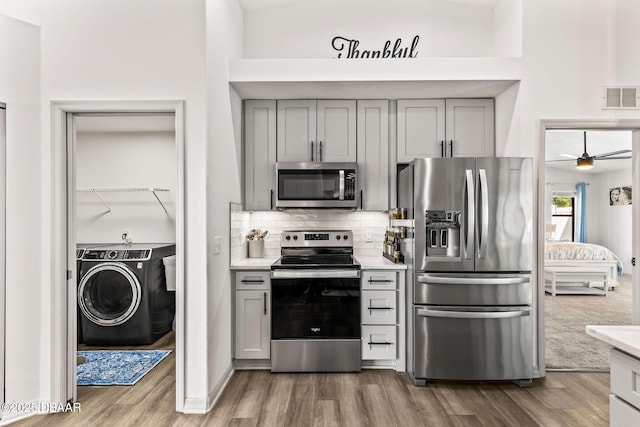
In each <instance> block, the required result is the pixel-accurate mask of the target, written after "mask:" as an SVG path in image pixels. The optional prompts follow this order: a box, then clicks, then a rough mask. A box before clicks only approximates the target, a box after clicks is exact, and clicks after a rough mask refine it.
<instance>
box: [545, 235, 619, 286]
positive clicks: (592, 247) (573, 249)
mask: <svg viewBox="0 0 640 427" xmlns="http://www.w3.org/2000/svg"><path fill="white" fill-rule="evenodd" d="M544 266H545V267H567V270H571V269H574V270H575V271H576V273H579V271H580V269H582V268H584V269H593V268H599V267H601V268H603V269H606V271H607V275H608V277H607V279H608V282H609V285H610V286H611V287H616V286H618V275H619V274H622V273H623V270H622V263H621V262H620V259H619V258H618V256H617V255H616V254H614V253H613V252H612V251H611V250H610V249H608V248H606V247H604V246H601V245H596V244H593V243H576V242H545V246H544ZM576 281H578V280H576Z"/></svg>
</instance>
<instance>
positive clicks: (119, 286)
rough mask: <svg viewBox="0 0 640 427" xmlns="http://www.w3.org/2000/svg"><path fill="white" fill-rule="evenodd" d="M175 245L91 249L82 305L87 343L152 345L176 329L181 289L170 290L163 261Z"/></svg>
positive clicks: (84, 260) (87, 255)
mask: <svg viewBox="0 0 640 427" xmlns="http://www.w3.org/2000/svg"><path fill="white" fill-rule="evenodd" d="M175 253H176V247H175V245H173V244H172V245H167V244H131V245H113V246H104V247H98V248H91V249H87V250H85V252H84V255H83V257H82V264H81V267H80V269H81V270H80V272H81V273H80V277H81V279H80V283H79V285H78V306H79V308H80V324H81V329H82V338H83V341H84V344H87V345H147V344H152V343H153V342H155V341H156V340H157V339H158V338H160V337H161V336H163V335H164V334H166V333H167V332H169V331H170V330H171V326H172V323H173V318H174V315H175V292H171V291H167V287H166V278H165V271H164V265H163V262H162V259H163V258H165V257H168V256H171V255H175Z"/></svg>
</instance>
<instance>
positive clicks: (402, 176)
mask: <svg viewBox="0 0 640 427" xmlns="http://www.w3.org/2000/svg"><path fill="white" fill-rule="evenodd" d="M532 167H533V161H532V159H531V158H504V157H503V158H463V157H461V158H426V159H415V160H414V161H412V162H411V163H410V164H409V166H408V167H407V168H406V169H404V170H402V171H401V172H400V173H399V176H398V204H399V206H400V207H401V208H402V207H406V208H407V213H408V218H410V219H413V225H414V233H413V238H411V239H406V240H404V243H403V251H404V252H405V260H407V262H408V264H409V271H408V277H407V279H408V280H407V282H408V292H407V296H408V297H407V298H408V301H407V307H411V310H408V318H407V333H408V337H407V338H408V339H407V342H408V347H409V348H408V349H407V350H408V351H407V366H408V371H409V374H410V376H411V378H412V380H413V382H414V383H415V384H419V385H423V384H425V383H426V381H427V380H430V379H446V380H514V381H517V382H518V383H519V384H520V385H528V384H530V383H531V378H532V376H533V360H534V357H533V351H534V350H533V337H534V321H533V318H534V312H533V307H532V302H533V291H534V286H533V284H532V279H531V271H532V268H533V169H532Z"/></svg>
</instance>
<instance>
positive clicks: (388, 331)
mask: <svg viewBox="0 0 640 427" xmlns="http://www.w3.org/2000/svg"><path fill="white" fill-rule="evenodd" d="M396 342H397V341H396V327H395V326H377V325H375V326H371V325H362V360H392V359H395V358H396V348H397V346H396Z"/></svg>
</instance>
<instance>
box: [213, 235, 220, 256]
mask: <svg viewBox="0 0 640 427" xmlns="http://www.w3.org/2000/svg"><path fill="white" fill-rule="evenodd" d="M221 240H222V236H213V254H214V255H217V254H219V253H220V241H221Z"/></svg>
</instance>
